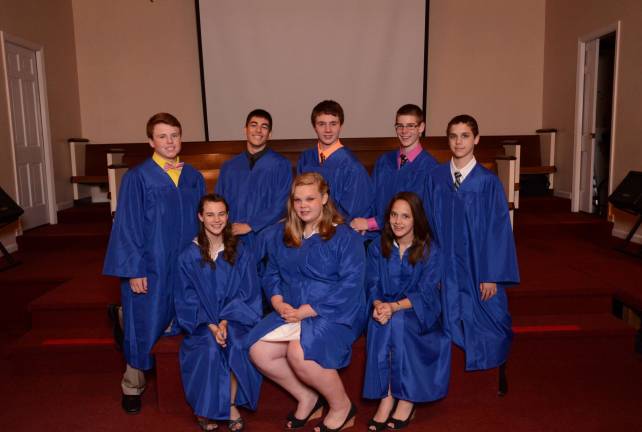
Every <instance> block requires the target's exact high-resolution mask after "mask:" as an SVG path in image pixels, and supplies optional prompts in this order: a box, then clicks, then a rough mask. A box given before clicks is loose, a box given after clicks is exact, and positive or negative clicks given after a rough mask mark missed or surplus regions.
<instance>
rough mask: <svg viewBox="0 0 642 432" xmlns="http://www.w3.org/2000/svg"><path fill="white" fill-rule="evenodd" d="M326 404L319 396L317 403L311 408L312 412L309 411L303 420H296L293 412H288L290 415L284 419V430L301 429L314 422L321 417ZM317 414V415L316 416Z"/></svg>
mask: <svg viewBox="0 0 642 432" xmlns="http://www.w3.org/2000/svg"><path fill="white" fill-rule="evenodd" d="M326 403H327V402H326V401H325V399H324V397H323V396H321V395H319V398H318V399H317V403H315V404H314V407H313V408H312V410H310V413H309V414H308V416H307V417H306V418H304V419H299V418H296V416H295V415H294V411H290V413H289V414H288V416H287V417H286V419H285V420H286V421H285V430H294V429H301V428H302V427H303V426H305V425H306V423H307V422H309V421H310V420H314V419H317V418H319V417H321V415H322V414H323V407H324V406H325V405H326ZM317 413H318V414H319V415H316V414H317ZM288 424H289V426H288Z"/></svg>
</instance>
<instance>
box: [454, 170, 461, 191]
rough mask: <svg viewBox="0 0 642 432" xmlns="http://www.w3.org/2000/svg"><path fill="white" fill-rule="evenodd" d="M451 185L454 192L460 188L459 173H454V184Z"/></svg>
mask: <svg viewBox="0 0 642 432" xmlns="http://www.w3.org/2000/svg"><path fill="white" fill-rule="evenodd" d="M453 185H454V186H455V190H459V186H461V173H460V172H459V171H455V183H454V184H453Z"/></svg>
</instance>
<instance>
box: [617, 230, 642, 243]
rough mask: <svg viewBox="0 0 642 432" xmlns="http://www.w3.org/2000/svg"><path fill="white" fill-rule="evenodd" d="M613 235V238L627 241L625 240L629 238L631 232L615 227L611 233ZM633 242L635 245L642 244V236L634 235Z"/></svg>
mask: <svg viewBox="0 0 642 432" xmlns="http://www.w3.org/2000/svg"><path fill="white" fill-rule="evenodd" d="M611 235H612V236H613V237H617V238H621V239H625V238H626V236H627V235H629V232H628V231H625V230H623V229H620V228H615V227H614V228H613V230H612V231H611ZM631 241H632V242H633V243H638V244H642V234H634V235H633V238H632V239H631Z"/></svg>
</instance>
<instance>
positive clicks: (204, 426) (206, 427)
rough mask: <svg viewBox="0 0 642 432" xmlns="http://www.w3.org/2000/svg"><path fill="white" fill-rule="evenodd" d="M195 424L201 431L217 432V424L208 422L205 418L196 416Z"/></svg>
mask: <svg viewBox="0 0 642 432" xmlns="http://www.w3.org/2000/svg"><path fill="white" fill-rule="evenodd" d="M196 422H197V423H198V425H199V426H200V428H201V430H203V431H206V432H207V431H215V430H218V423H216V422H215V421H214V420H210V419H208V418H207V417H199V416H196Z"/></svg>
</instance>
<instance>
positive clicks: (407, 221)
mask: <svg viewBox="0 0 642 432" xmlns="http://www.w3.org/2000/svg"><path fill="white" fill-rule="evenodd" d="M414 224H415V219H414V218H413V217H412V209H411V208H410V204H408V203H407V202H406V201H404V200H401V199H398V200H397V201H395V202H394V203H393V204H392V207H391V208H390V228H391V229H392V233H393V234H394V236H395V239H396V240H397V243H400V244H401V243H408V242H412V240H413V238H414V235H415V232H414Z"/></svg>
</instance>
